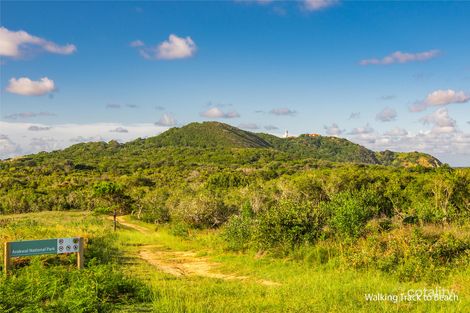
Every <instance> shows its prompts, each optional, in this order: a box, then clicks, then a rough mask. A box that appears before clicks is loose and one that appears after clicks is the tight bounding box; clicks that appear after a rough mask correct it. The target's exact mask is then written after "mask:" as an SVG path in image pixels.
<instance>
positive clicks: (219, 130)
mask: <svg viewBox="0 0 470 313" xmlns="http://www.w3.org/2000/svg"><path fill="white" fill-rule="evenodd" d="M130 144H131V145H132V144H133V143H130ZM145 145H150V146H156V147H199V148H214V147H217V148H268V147H271V145H270V144H269V143H268V142H266V141H265V140H263V139H262V138H261V137H259V136H257V135H256V134H254V133H251V132H247V131H244V130H241V129H239V128H236V127H233V126H230V125H227V124H224V123H218V122H203V123H190V124H188V125H185V126H183V127H181V128H177V127H174V128H171V129H169V130H167V131H166V132H164V133H162V134H160V135H158V136H155V137H152V138H148V139H146V142H145Z"/></svg>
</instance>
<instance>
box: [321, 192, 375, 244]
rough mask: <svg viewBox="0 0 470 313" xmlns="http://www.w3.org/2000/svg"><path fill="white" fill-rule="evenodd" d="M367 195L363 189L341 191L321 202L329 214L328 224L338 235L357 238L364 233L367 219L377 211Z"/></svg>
mask: <svg viewBox="0 0 470 313" xmlns="http://www.w3.org/2000/svg"><path fill="white" fill-rule="evenodd" d="M368 196H369V194H368V193H367V192H364V191H361V192H357V193H350V192H343V193H339V194H337V195H336V196H334V197H333V198H332V199H331V201H330V202H327V203H323V206H324V208H325V210H326V211H327V212H328V216H329V218H328V225H329V226H330V227H331V229H332V230H333V231H334V232H335V233H336V234H337V235H338V236H340V237H345V238H357V237H359V236H361V235H362V234H363V233H364V230H365V225H366V224H367V221H368V220H369V219H371V218H372V217H374V215H376V214H377V211H378V208H377V207H376V206H374V203H373V201H371V199H370V198H369V197H368Z"/></svg>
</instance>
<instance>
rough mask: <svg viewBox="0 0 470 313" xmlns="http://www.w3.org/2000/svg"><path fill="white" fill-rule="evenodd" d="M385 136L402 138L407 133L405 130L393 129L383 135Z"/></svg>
mask: <svg viewBox="0 0 470 313" xmlns="http://www.w3.org/2000/svg"><path fill="white" fill-rule="evenodd" d="M384 135H385V136H390V137H402V136H406V135H408V131H407V130H406V129H403V128H400V127H395V128H393V129H391V130H389V131H387V132H385V133H384Z"/></svg>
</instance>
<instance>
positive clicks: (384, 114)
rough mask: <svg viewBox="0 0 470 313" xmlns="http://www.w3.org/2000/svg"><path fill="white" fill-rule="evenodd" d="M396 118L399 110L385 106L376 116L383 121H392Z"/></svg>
mask: <svg viewBox="0 0 470 313" xmlns="http://www.w3.org/2000/svg"><path fill="white" fill-rule="evenodd" d="M396 118H397V111H395V109H392V108H389V107H386V108H384V109H383V110H382V111H380V112H379V113H377V115H376V116H375V119H376V120H378V121H382V122H390V121H393V120H395V119H396Z"/></svg>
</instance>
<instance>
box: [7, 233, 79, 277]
mask: <svg viewBox="0 0 470 313" xmlns="http://www.w3.org/2000/svg"><path fill="white" fill-rule="evenodd" d="M3 248H4V253H3V256H4V260H3V262H4V264H3V270H4V271H5V274H7V275H8V271H9V269H10V267H11V258H15V257H24V256H32V255H41V254H62V253H77V268H78V269H82V268H83V267H84V264H85V256H84V251H85V245H84V240H83V238H82V237H74V238H56V239H43V240H25V241H10V242H5V243H4V246H3Z"/></svg>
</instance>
